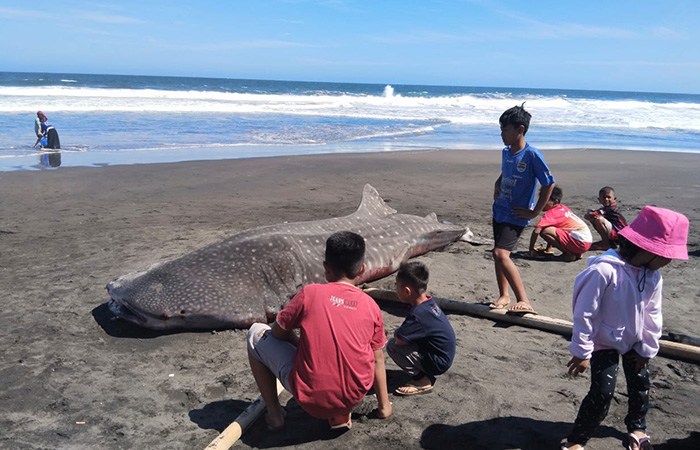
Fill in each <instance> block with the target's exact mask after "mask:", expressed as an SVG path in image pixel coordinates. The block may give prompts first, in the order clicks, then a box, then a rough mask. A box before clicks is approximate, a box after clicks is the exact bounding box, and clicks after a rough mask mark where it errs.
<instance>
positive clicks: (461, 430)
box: [420, 417, 625, 450]
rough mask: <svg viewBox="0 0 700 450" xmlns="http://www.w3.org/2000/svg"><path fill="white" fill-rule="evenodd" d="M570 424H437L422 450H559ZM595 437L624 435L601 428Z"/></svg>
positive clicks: (506, 420)
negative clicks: (457, 449) (449, 449)
mask: <svg viewBox="0 0 700 450" xmlns="http://www.w3.org/2000/svg"><path fill="white" fill-rule="evenodd" d="M571 427H572V424H571V423H570V422H550V421H545V420H535V419H530V418H527V417H499V418H495V419H489V420H482V421H477V422H470V423H465V424H463V425H458V426H451V425H441V424H434V425H430V426H429V427H428V428H426V429H425V431H423V434H422V436H421V440H420V444H421V447H422V448H425V449H431V450H438V449H440V450H442V449H445V448H456V447H457V446H458V447H459V448H462V449H466V450H510V449H522V450H546V449H559V443H560V442H561V441H562V440H564V438H565V437H566V435H567V434H568V433H569V431H571ZM596 437H615V438H617V439H620V440H622V439H624V438H625V433H623V432H621V431H618V430H616V429H614V428H611V427H607V426H600V427H598V430H597V431H596V434H595V435H594V439H595V438H596Z"/></svg>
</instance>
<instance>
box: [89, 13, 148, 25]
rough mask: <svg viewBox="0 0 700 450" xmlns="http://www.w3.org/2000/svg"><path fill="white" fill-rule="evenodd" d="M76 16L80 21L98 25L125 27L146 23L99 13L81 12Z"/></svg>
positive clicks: (126, 17) (132, 18) (131, 18)
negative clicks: (108, 24) (126, 25)
mask: <svg viewBox="0 0 700 450" xmlns="http://www.w3.org/2000/svg"><path fill="white" fill-rule="evenodd" d="M76 16H77V17H78V18H80V19H85V20H89V21H91V22H98V23H110V24H118V25H123V24H129V25H134V24H142V23H145V22H144V21H143V20H141V19H136V18H134V17H128V16H120V15H116V14H104V13H99V12H80V13H78V14H77V15H76Z"/></svg>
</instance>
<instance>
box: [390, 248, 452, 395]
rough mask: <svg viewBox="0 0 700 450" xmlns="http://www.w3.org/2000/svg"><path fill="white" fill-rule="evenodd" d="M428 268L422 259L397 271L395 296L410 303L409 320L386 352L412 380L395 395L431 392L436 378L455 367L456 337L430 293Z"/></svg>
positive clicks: (395, 334)
mask: <svg viewBox="0 0 700 450" xmlns="http://www.w3.org/2000/svg"><path fill="white" fill-rule="evenodd" d="M428 277H429V272H428V268H427V267H426V266H425V265H424V264H422V263H420V262H416V261H414V262H407V263H403V264H401V266H400V267H399V271H398V272H397V273H396V295H397V296H398V297H399V300H401V301H402V302H403V303H406V304H408V305H410V306H411V309H410V310H409V311H408V315H407V316H406V319H405V320H404V321H403V323H402V324H401V326H400V327H399V328H397V329H396V331H395V332H394V337H393V338H391V339H389V342H387V344H386V352H387V354H388V355H389V356H390V357H391V359H393V360H394V362H395V363H396V365H398V366H399V367H401V369H403V371H404V372H406V373H408V375H410V376H411V381H410V382H409V383H407V384H406V385H405V386H401V387H399V388H397V389H396V391H394V393H395V394H396V395H403V396H408V395H417V394H425V393H429V392H432V390H433V386H435V377H436V376H437V375H442V374H443V373H445V372H447V370H448V369H449V368H450V367H451V366H452V361H453V360H454V357H455V349H456V338H455V332H454V330H453V329H452V325H450V322H449V321H448V320H447V317H446V316H445V313H444V312H442V309H440V307H439V306H438V305H437V303H435V300H433V298H432V297H431V296H430V295H428V294H427V289H428Z"/></svg>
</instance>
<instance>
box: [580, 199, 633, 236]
mask: <svg viewBox="0 0 700 450" xmlns="http://www.w3.org/2000/svg"><path fill="white" fill-rule="evenodd" d="M598 201H599V202H600V204H601V205H603V207H602V208H598V209H590V210H588V212H587V213H586V215H585V216H583V218H584V219H586V220H588V221H589V222H591V225H593V228H595V230H596V231H597V232H598V234H600V237H601V240H600V241H597V242H594V243H593V245H591V250H607V249H609V248H615V247H617V234H618V232H619V231H620V230H621V229H623V228H624V227H626V226H627V221H626V220H625V217H624V216H623V215H622V213H620V208H619V207H618V206H617V198H616V197H615V189H613V188H611V187H610V186H605V187H602V188H601V189H600V191H599V192H598Z"/></svg>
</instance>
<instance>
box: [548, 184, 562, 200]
mask: <svg viewBox="0 0 700 450" xmlns="http://www.w3.org/2000/svg"><path fill="white" fill-rule="evenodd" d="M562 198H564V191H562V190H561V188H560V187H559V186H554V188H552V194H551V195H550V196H549V199H550V200H552V201H556V202H559V203H561V199H562Z"/></svg>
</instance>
